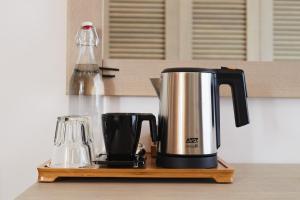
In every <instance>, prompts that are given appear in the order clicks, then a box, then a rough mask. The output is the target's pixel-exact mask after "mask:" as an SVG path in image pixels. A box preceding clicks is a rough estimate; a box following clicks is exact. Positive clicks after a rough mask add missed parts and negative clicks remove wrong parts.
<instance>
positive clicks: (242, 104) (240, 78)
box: [217, 67, 249, 127]
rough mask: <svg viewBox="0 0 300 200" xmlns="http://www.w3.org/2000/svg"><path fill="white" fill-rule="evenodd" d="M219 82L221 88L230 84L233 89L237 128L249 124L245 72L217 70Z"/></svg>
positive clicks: (223, 68)
mask: <svg viewBox="0 0 300 200" xmlns="http://www.w3.org/2000/svg"><path fill="white" fill-rule="evenodd" d="M217 81H218V85H219V86H220V85H221V84H228V85H229V86H230V87H231V91H232V99H233V108H234V117H235V125H236V127H240V126H244V125H246V124H249V116H248V106H247V89H246V81H245V75H244V71H243V70H241V69H229V68H226V67H222V68H221V69H219V70H217Z"/></svg>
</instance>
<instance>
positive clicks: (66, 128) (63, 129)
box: [50, 116, 93, 168]
mask: <svg viewBox="0 0 300 200" xmlns="http://www.w3.org/2000/svg"><path fill="white" fill-rule="evenodd" d="M89 121H90V120H89V117H86V116H63V117H58V118H57V124H56V131H55V137H54V149H53V154H52V158H51V163H50V167H55V168H80V167H90V166H92V161H91V152H93V138H92V137H91V134H90V130H89V123H90V122H89Z"/></svg>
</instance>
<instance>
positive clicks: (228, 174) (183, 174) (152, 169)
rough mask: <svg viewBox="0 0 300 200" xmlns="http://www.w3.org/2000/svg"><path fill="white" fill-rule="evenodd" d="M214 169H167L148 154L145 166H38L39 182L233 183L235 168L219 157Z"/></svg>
mask: <svg viewBox="0 0 300 200" xmlns="http://www.w3.org/2000/svg"><path fill="white" fill-rule="evenodd" d="M218 162H219V164H218V167H217V168H213V169H167V168H159V167H156V165H155V158H153V157H151V156H150V154H147V160H146V166H145V168H104V167H102V168H96V167H94V168H74V169H65V168H49V167H48V166H49V163H50V161H48V162H46V163H45V164H43V165H42V166H40V167H38V168H37V170H38V181H39V182H54V181H55V180H56V179H57V178H60V177H81V178H85V177H96V178H185V179H186V178H190V179H199V178H212V179H214V180H215V181H216V182H217V183H232V181H233V173H234V169H233V168H231V167H230V166H229V165H228V164H227V163H226V162H224V161H223V160H221V159H218Z"/></svg>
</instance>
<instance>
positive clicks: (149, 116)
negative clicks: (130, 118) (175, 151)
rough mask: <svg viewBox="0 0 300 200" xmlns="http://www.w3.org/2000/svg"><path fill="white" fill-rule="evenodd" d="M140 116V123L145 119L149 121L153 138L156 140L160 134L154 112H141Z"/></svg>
mask: <svg viewBox="0 0 300 200" xmlns="http://www.w3.org/2000/svg"><path fill="white" fill-rule="evenodd" d="M139 118H140V124H141V123H142V122H143V121H149V125H150V133H151V139H152V142H156V141H157V137H158V136H157V126H156V118H155V116H154V115H153V114H148V113H142V114H139Z"/></svg>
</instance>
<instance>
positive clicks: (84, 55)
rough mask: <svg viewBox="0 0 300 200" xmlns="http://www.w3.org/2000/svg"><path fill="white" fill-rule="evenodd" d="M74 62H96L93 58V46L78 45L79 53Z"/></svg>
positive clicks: (78, 63)
mask: <svg viewBox="0 0 300 200" xmlns="http://www.w3.org/2000/svg"><path fill="white" fill-rule="evenodd" d="M76 64H77V65H80V64H97V62H96V58H95V46H93V45H88V46H83V45H82V46H79V55H78V58H77V62H76Z"/></svg>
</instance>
